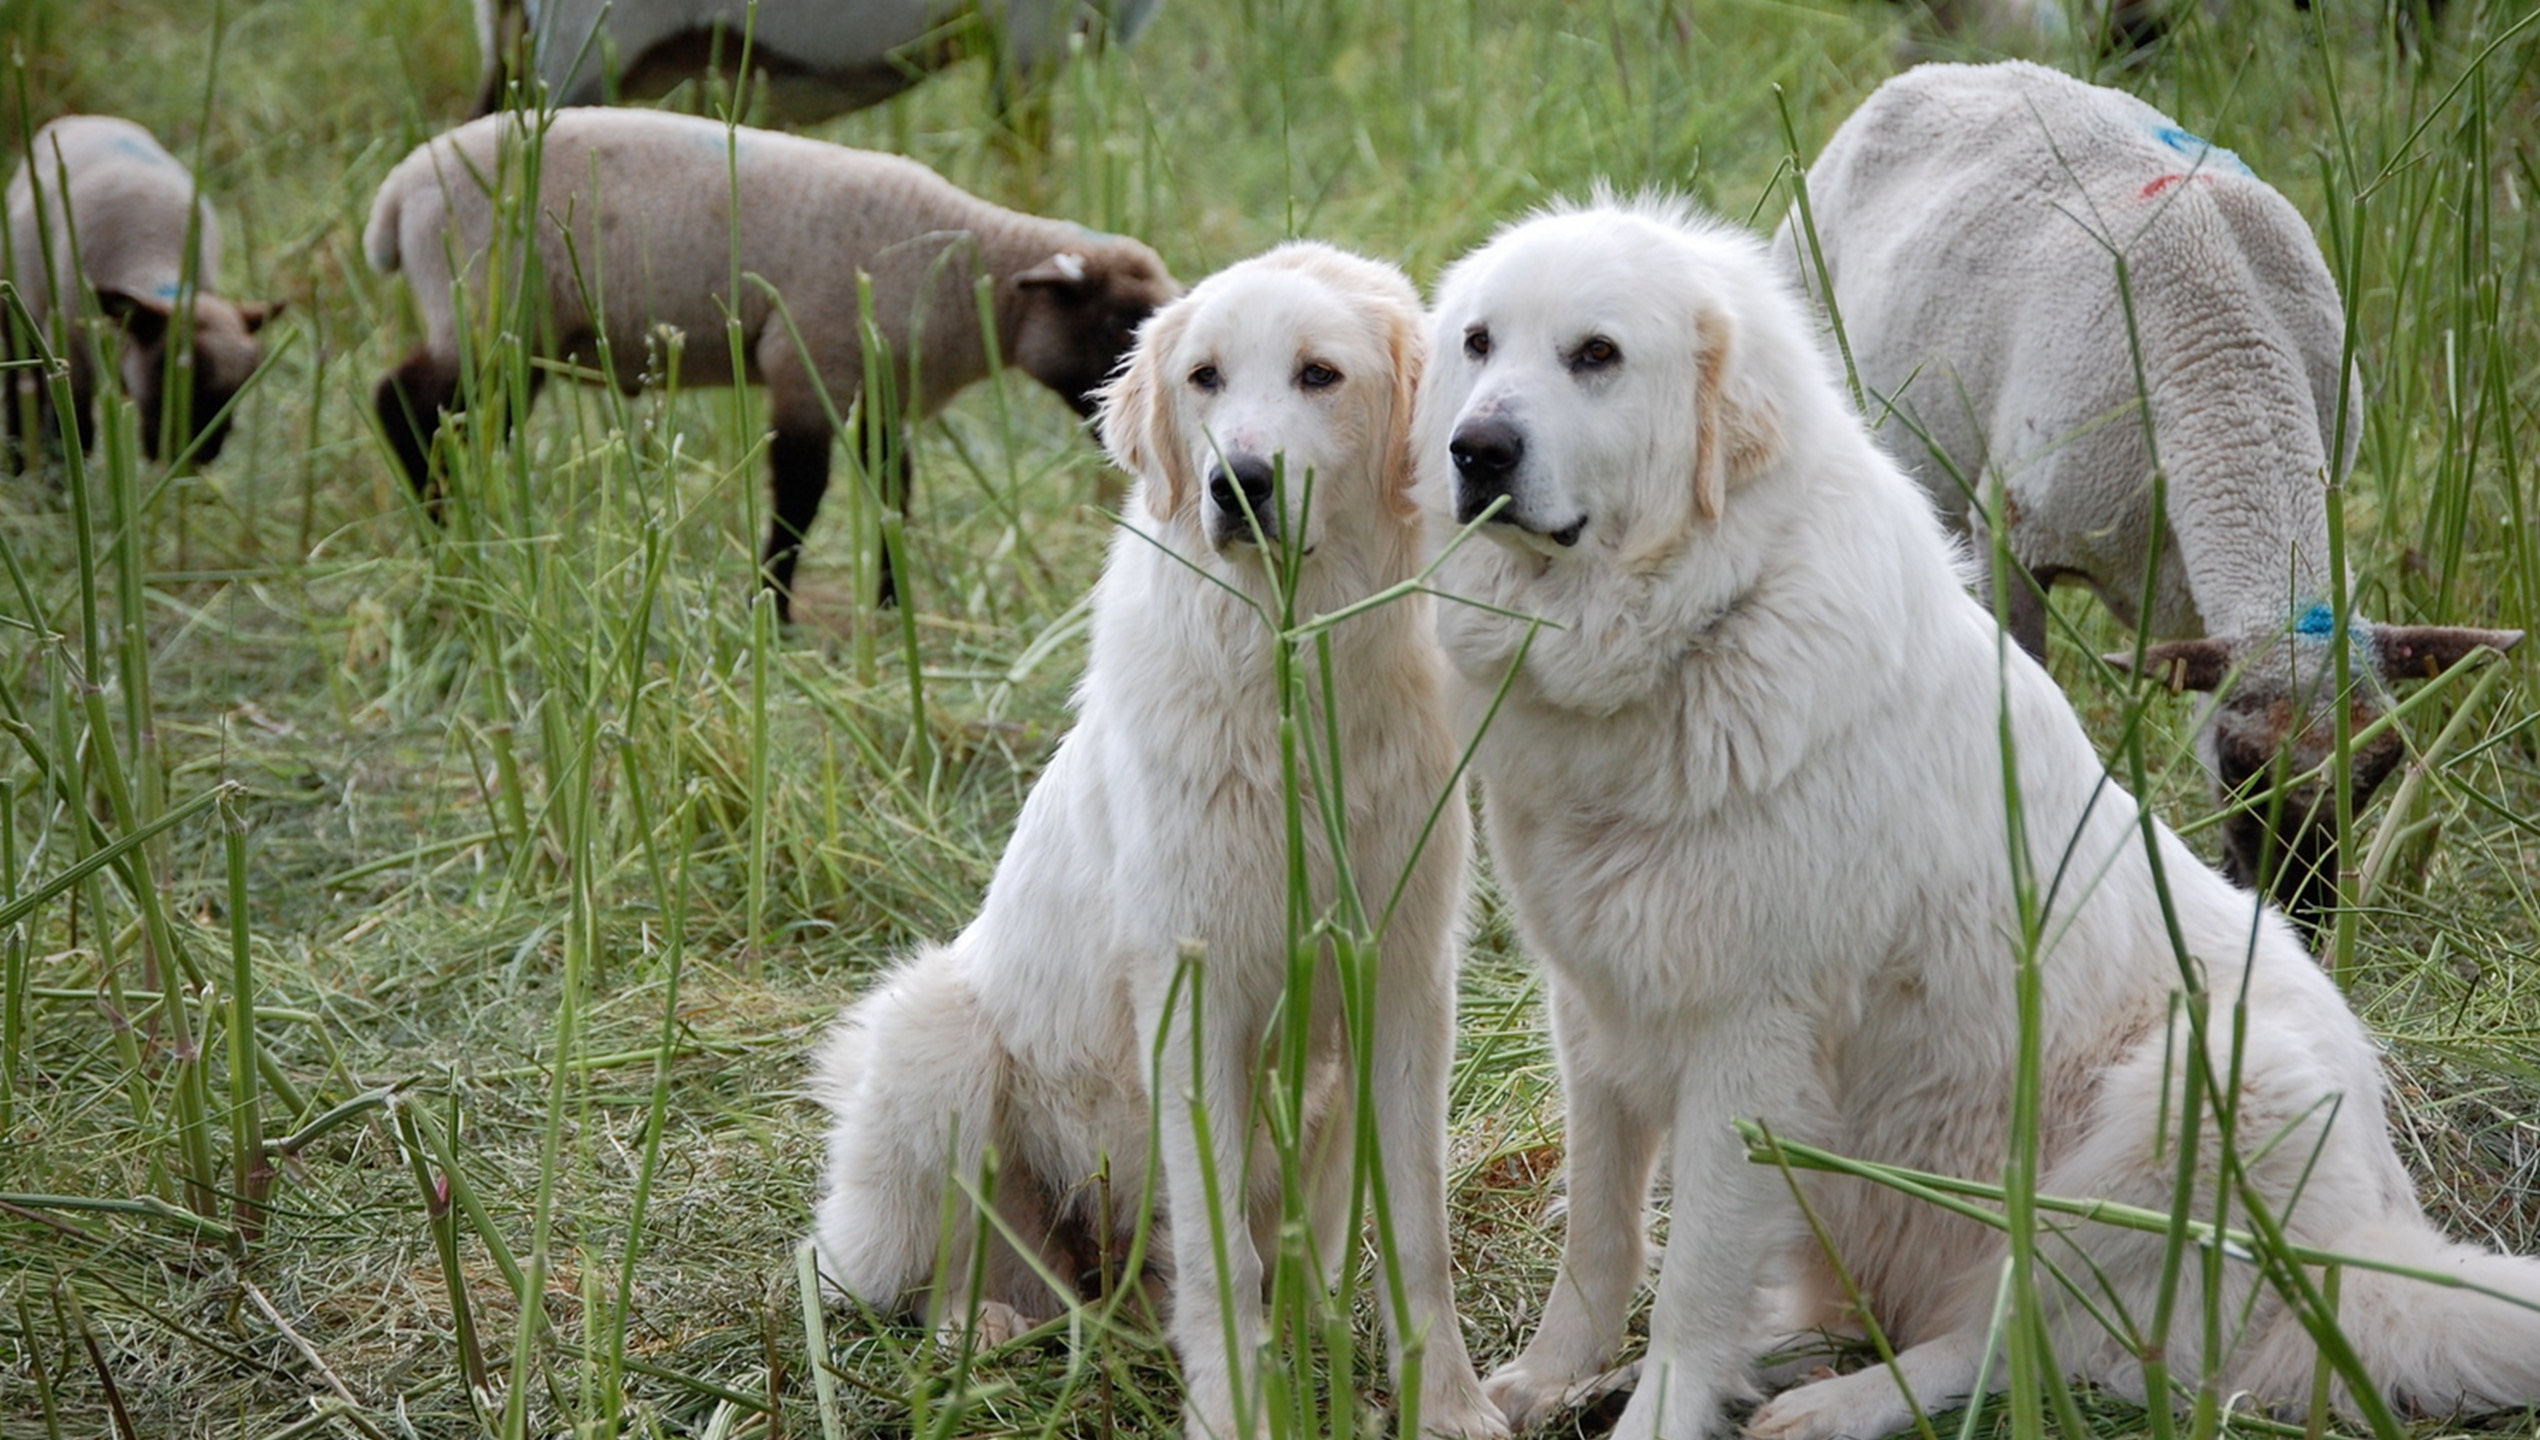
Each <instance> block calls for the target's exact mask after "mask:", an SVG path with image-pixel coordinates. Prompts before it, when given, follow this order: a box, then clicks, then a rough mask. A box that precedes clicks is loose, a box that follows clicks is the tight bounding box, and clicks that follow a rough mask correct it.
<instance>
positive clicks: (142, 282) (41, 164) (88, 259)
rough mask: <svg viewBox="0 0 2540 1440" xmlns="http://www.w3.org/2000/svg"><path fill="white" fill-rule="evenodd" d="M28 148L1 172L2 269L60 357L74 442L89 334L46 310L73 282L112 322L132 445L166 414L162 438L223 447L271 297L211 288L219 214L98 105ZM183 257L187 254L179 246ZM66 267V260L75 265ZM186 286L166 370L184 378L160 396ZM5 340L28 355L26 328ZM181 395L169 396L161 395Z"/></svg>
mask: <svg viewBox="0 0 2540 1440" xmlns="http://www.w3.org/2000/svg"><path fill="white" fill-rule="evenodd" d="M28 151H29V157H30V158H29V160H28V162H27V163H26V164H23V165H21V166H20V167H19V169H18V173H17V175H16V177H15V178H14V179H12V180H11V181H10V182H9V200H8V204H9V231H8V242H9V255H8V274H9V279H10V281H11V283H13V284H14V285H15V286H16V288H17V293H18V300H19V302H20V303H21V304H23V305H24V306H25V307H26V318H27V319H28V320H29V321H30V322H32V323H33V325H34V327H35V330H36V332H37V335H39V336H41V337H42V338H43V344H44V346H45V347H46V348H48V349H56V353H58V354H59V355H60V356H61V358H62V359H63V360H64V361H65V362H66V363H67V364H68V366H69V368H70V383H71V398H72V402H73V404H72V410H73V413H72V416H71V428H72V430H73V432H74V433H76V435H77V436H78V440H79V445H80V448H81V449H82V450H86V449H88V448H89V447H90V446H91V445H92V444H93V443H94V440H95V434H96V432H95V421H94V419H93V417H92V416H91V413H90V408H89V406H90V401H91V400H92V399H93V397H94V396H95V395H96V392H97V357H96V351H95V348H94V347H93V346H92V345H90V343H89V342H88V339H87V337H86V336H84V335H82V334H80V333H78V331H77V329H76V328H75V327H73V326H70V325H62V326H55V325H54V324H53V323H52V322H53V321H54V320H55V319H56V318H57V317H59V318H61V319H63V320H66V321H67V320H75V319H76V318H77V317H79V316H80V315H81V313H82V310H83V303H84V302H83V301H82V300H81V298H80V297H81V296H82V294H83V293H91V292H93V293H94V294H95V295H96V297H97V311H98V313H101V314H103V315H104V316H105V317H106V318H107V319H109V320H111V321H113V322H114V323H115V324H116V326H118V327H119V328H120V329H121V330H122V332H123V346H122V351H123V353H122V358H121V366H120V368H121V369H122V371H123V384H124V389H125V391H126V392H127V393H129V394H130V395H131V396H132V400H133V404H134V405H135V406H136V407H137V408H138V409H139V410H140V412H141V445H142V449H143V450H144V451H146V452H147V453H148V454H149V455H150V456H151V457H152V458H156V457H157V456H158V454H159V451H160V448H161V440H162V438H163V437H162V435H161V433H160V432H161V428H162V426H163V425H164V424H165V423H166V422H167V420H168V419H169V418H170V417H171V416H174V417H177V418H179V419H180V421H181V423H182V424H183V426H184V427H185V428H184V429H183V430H182V431H181V432H180V434H181V436H182V438H181V440H180V442H179V443H178V444H177V445H176V446H172V447H169V448H171V449H182V448H184V445H185V444H186V443H189V442H199V444H198V445H197V448H196V451H195V453H196V455H197V456H198V457H199V458H201V459H204V460H209V459H211V458H212V457H213V456H215V455H218V454H219V453H220V448H221V442H222V440H223V439H225V438H226V437H227V434H228V431H229V422H228V420H227V419H226V418H225V417H222V418H217V423H215V421H216V417H221V411H222V409H223V407H225V406H227V405H228V404H229V402H230V399H231V397H233V396H235V395H236V394H237V393H238V388H239V387H240V386H241V385H244V384H245V383H247V377H248V376H250V375H252V374H254V373H255V369H256V365H257V363H258V362H259V361H260V360H261V359H262V358H263V354H264V348H263V346H262V344H261V343H260V342H259V341H258V340H257V339H256V332H257V331H259V330H261V329H263V328H264V324H265V321H267V320H268V319H270V318H272V316H273V315H274V314H275V313H276V312H277V311H279V310H280V309H281V306H280V305H278V304H256V303H233V302H231V301H227V300H223V299H221V298H220V297H218V296H216V295H214V294H212V293H210V292H211V289H212V282H213V280H214V278H215V277H217V276H218V275H219V273H220V222H219V221H217V220H215V219H214V218H213V217H212V210H211V206H210V205H208V204H206V203H204V202H203V201H202V200H201V199H200V197H199V196H198V195H197V194H196V186H195V183H194V174H193V172H192V171H190V170H188V169H186V168H185V166H184V165H183V164H182V163H180V162H179V161H178V160H177V158H176V157H175V156H173V155H170V154H169V153H168V152H167V151H166V149H164V148H163V147H161V146H160V144H159V142H158V141H157V140H155V139H153V138H152V137H151V134H150V132H149V131H147V130H145V129H143V128H142V127H140V126H139V125H136V124H134V123H132V122H131V121H129V120H119V119H116V118H114V117H112V116H107V115H65V116H63V117H61V118H60V119H58V120H55V121H53V122H52V123H51V124H48V125H46V126H45V127H44V128H43V129H41V130H38V131H36V132H35V138H34V139H33V141H32V142H31V143H30V144H29V146H28ZM189 230H190V231H191V235H190V238H191V240H192V242H193V246H194V252H193V253H194V263H193V264H192V266H191V267H189V266H188V265H187V263H186V244H187V241H188V239H189V233H188V232H189ZM74 267H76V268H74ZM189 269H190V271H191V274H190V278H191V280H192V282H193V285H194V296H193V301H194V303H193V323H192V327H191V340H190V348H189V346H188V345H186V344H180V345H179V346H178V347H177V350H178V353H177V354H176V356H175V358H174V373H175V375H176V376H177V377H180V378H179V384H180V385H182V386H184V388H183V389H182V390H180V391H179V392H178V393H177V394H176V395H175V396H173V397H172V396H171V395H170V394H169V393H168V391H167V389H166V385H167V382H168V380H169V378H170V356H169V342H170V340H171V339H173V338H175V337H176V336H177V335H178V334H179V332H180V331H181V330H182V329H183V327H180V326H177V325H173V324H171V323H170V322H171V321H172V320H173V319H174V317H175V315H176V309H177V304H178V300H179V297H180V295H181V294H182V293H183V287H184V286H185V284H186V282H187V280H188V279H189ZM9 329H10V335H9V347H8V348H9V351H10V354H11V355H12V356H15V357H24V356H28V355H33V354H36V353H38V351H37V348H36V346H35V345H34V343H32V339H33V337H29V336H25V335H22V334H19V333H17V330H16V327H15V325H14V323H12V324H11V325H10V327H9ZM13 376H14V378H13V381H12V385H11V393H10V395H9V405H8V409H9V423H10V425H11V426H12V427H13V428H14V427H16V426H17V425H18V424H19V422H20V418H21V416H22V415H23V414H24V413H25V410H26V406H25V403H24V396H25V392H26V391H27V390H28V389H30V388H32V389H35V390H36V391H37V393H38V394H39V395H40V394H41V387H42V385H43V383H44V382H43V381H42V380H41V379H40V378H39V377H38V376H37V375H36V373H35V372H34V371H33V370H31V369H22V370H18V371H15V372H13ZM172 398H173V399H175V400H176V401H178V402H179V403H177V404H176V405H174V406H173V407H172V406H171V405H170V403H169V402H170V400H171V399H172Z"/></svg>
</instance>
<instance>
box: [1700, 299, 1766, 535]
mask: <svg viewBox="0 0 2540 1440" xmlns="http://www.w3.org/2000/svg"><path fill="white" fill-rule="evenodd" d="M1694 333H1695V337H1696V339H1697V342H1698V343H1699V344H1700V345H1701V347H1702V350H1701V353H1700V354H1699V355H1697V356H1696V357H1695V363H1694V375H1695V381H1694V383H1695V384H1696V385H1697V386H1699V387H1700V389H1699V392H1698V393H1697V394H1695V396H1694V397H1693V414H1694V461H1693V464H1694V471H1693V508H1694V513H1695V514H1696V515H1698V516H1700V517H1701V518H1702V519H1705V520H1717V519H1719V518H1720V511H1721V509H1722V508H1723V507H1724V506H1725V505H1726V504H1727V502H1728V489H1729V485H1730V484H1731V482H1733V481H1739V480H1744V479H1746V478H1747V477H1748V476H1750V475H1753V474H1754V473H1755V472H1756V471H1758V470H1761V469H1763V468H1764V466H1765V465H1766V464H1767V463H1769V462H1770V461H1771V460H1772V458H1773V456H1774V455H1775V454H1776V453H1777V452H1778V451H1779V450H1780V449H1781V412H1780V410H1779V409H1778V408H1777V407H1776V406H1775V405H1774V404H1773V402H1772V398H1771V397H1770V396H1769V395H1767V394H1766V393H1765V392H1764V389H1763V387H1762V386H1760V385H1758V384H1756V383H1755V381H1754V379H1753V378H1752V377H1750V376H1749V375H1748V374H1747V373H1746V366H1745V364H1744V357H1742V356H1741V355H1740V354H1739V353H1738V338H1737V326H1736V324H1735V323H1734V322H1732V321H1731V320H1730V319H1729V317H1728V315H1727V313H1726V312H1724V311H1721V310H1717V309H1710V310H1706V311H1704V312H1703V314H1702V316H1701V318H1700V319H1699V320H1698V321H1697V322H1696V324H1695V326H1694Z"/></svg>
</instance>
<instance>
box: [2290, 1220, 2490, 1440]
mask: <svg viewBox="0 0 2540 1440" xmlns="http://www.w3.org/2000/svg"><path fill="white" fill-rule="evenodd" d="M2323 1248H2325V1249H2328V1250H2331V1251H2334V1252H2335V1253H2337V1254H2341V1255H2353V1256H2357V1257H2359V1258H2361V1257H2369V1258H2371V1259H2374V1260H2379V1261H2383V1262H2385V1263H2389V1264H2394V1265H2403V1266H2406V1267H2407V1268H2409V1269H2411V1270H2419V1271H2423V1272H2425V1273H2427V1274H2431V1275H2441V1276H2445V1277H2448V1278H2450V1279H2452V1280H2454V1281H2457V1282H2459V1286H2460V1288H2454V1287H2451V1286H2444V1285H2434V1284H2428V1283H2427V1282H2425V1281H2423V1280H2418V1279H2413V1278H2410V1277H2407V1276H2402V1275H2391V1274H2387V1273H2384V1272H2382V1271H2378V1270H2362V1269H2357V1268H2354V1267H2351V1266H2349V1267H2347V1268H2346V1269H2345V1271H2344V1272H2343V1275H2342V1278H2341V1280H2340V1282H2339V1299H2338V1306H2337V1319H2338V1329H2339V1330H2341V1331H2343V1332H2344V1333H2345V1336H2346V1339H2347V1341H2348V1343H2350V1344H2351V1345H2353V1346H2354V1348H2355V1353H2356V1358H2357V1359H2359V1360H2361V1361H2362V1362H2363V1367H2364V1373H2366V1374H2368V1375H2370V1376H2371V1377H2372V1378H2373V1381H2374V1383H2375V1384H2376V1385H2378V1386H2379V1387H2380V1389H2381V1392H2382V1394H2383V1395H2384V1396H2386V1397H2388V1398H2389V1400H2390V1401H2391V1403H2392V1404H2393V1405H2395V1406H2396V1407H2397V1408H2399V1409H2400V1410H2401V1411H2402V1412H2403V1413H2410V1414H2416V1415H2455V1414H2482V1413H2492V1412H2496V1411H2505V1410H2521V1409H2525V1408H2528V1407H2531V1406H2535V1405H2540V1259H2529V1258H2525V1257H2522V1256H2517V1255H2499V1254H2497V1253H2496V1252H2494V1251H2492V1250H2483V1249H2480V1248H2479V1247H2477V1246H2475V1245H2462V1244H2458V1243H2455V1242H2453V1241H2450V1240H2446V1239H2444V1238H2443V1237H2442V1236H2441V1235H2438V1234H2436V1233H2435V1232H2434V1230H2433V1228H2432V1227H2431V1226H2429V1225H2428V1224H2427V1223H2426V1222H2425V1221H2424V1220H2423V1219H2421V1218H2419V1217H2417V1216H2413V1215H2411V1216H2407V1217H2405V1218H2400V1219H2388V1220H2379V1221H2373V1222H2370V1223H2367V1224H2363V1225H2358V1226H2356V1227H2354V1228H2353V1229H2351V1230H2348V1231H2347V1232H2346V1233H2345V1234H2343V1235H2340V1236H2339V1237H2337V1239H2336V1240H2335V1241H2334V1242H2333V1243H2331V1244H2329V1245H2327V1246H2325V1247H2323ZM2472 1286H2474V1287H2477V1288H2475V1289H2472V1288H2467V1287H2472ZM2497 1295H2509V1296H2512V1297H2515V1299H2518V1300H2520V1301H2521V1302H2522V1303H2521V1304H2514V1303H2512V1301H2508V1300H2502V1299H2498V1298H2496V1296H2497ZM2314 1364H2315V1360H2314V1351H2313V1347H2312V1344H2311V1340H2310V1337H2309V1335H2308V1334H2307V1333H2305V1332H2304V1331H2303V1329H2302V1327H2301V1324H2300V1322H2299V1321H2297V1320H2295V1319H2294V1318H2293V1317H2292V1316H2291V1315H2279V1316H2277V1318H2276V1320H2275V1323H2274V1324H2273V1325H2272V1326H2271V1327H2269V1333H2267V1334H2266V1335H2265V1336H2263V1337H2262V1338H2260V1339H2259V1341H2258V1343H2257V1344H2256V1345H2255V1346H2253V1347H2252V1353H2251V1354H2250V1355H2249V1356H2248V1361H2247V1364H2246V1369H2245V1370H2244V1372H2243V1374H2242V1375H2241V1377H2239V1378H2240V1380H2241V1383H2242V1384H2244V1385H2245V1386H2246V1387H2247V1388H2248V1389H2250V1390H2252V1391H2254V1392H2256V1393H2258V1394H2261V1395H2266V1396H2270V1397H2280V1398H2289V1397H2293V1396H2299V1395H2303V1394H2306V1393H2308V1391H2309V1388H2310V1384H2311V1376H2312V1373H2313V1366H2314ZM2337 1400H2338V1408H2339V1409H2340V1410H2349V1409H2351V1408H2352V1398H2351V1396H2350V1395H2349V1394H2348V1392H2347V1391H2346V1389H2345V1387H2343V1386H2342V1385H2341V1386H2340V1387H2338V1392H2337Z"/></svg>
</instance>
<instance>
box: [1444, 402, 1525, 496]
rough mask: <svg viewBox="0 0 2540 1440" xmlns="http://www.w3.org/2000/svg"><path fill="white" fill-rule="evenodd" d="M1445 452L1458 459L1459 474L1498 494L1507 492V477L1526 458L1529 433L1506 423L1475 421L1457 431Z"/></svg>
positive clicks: (1456, 461)
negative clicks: (1527, 434)
mask: <svg viewBox="0 0 2540 1440" xmlns="http://www.w3.org/2000/svg"><path fill="white" fill-rule="evenodd" d="M1446 452H1447V453H1448V454H1449V455H1452V456H1454V457H1455V473H1456V474H1458V475H1461V476H1463V477H1464V478H1465V479H1466V480H1468V481H1470V482H1472V483H1473V484H1476V485H1486V486H1488V487H1490V489H1491V490H1492V491H1493V492H1494V493H1496V492H1498V491H1501V490H1505V489H1506V488H1508V477H1509V476H1510V474H1512V473H1513V472H1514V471H1515V470H1516V469H1517V462H1518V461H1520V460H1523V459H1525V458H1526V432H1525V431H1523V430H1520V429H1518V428H1517V427H1516V426H1514V425H1512V424H1510V423H1509V422H1507V421H1505V420H1475V421H1473V422H1472V423H1470V424H1467V425H1459V426H1457V427H1456V429H1455V438H1454V439H1452V440H1449V441H1447V442H1446Z"/></svg>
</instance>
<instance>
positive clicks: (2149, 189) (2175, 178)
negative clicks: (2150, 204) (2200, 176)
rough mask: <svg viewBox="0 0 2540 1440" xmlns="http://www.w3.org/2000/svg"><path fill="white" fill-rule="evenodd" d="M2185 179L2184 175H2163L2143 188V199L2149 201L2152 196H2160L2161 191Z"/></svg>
mask: <svg viewBox="0 0 2540 1440" xmlns="http://www.w3.org/2000/svg"><path fill="white" fill-rule="evenodd" d="M2186 178H2187V177H2186V176H2184V175H2164V176H2162V177H2161V178H2160V179H2158V180H2155V181H2153V182H2152V183H2151V184H2149V185H2146V186H2144V187H2143V198H2144V199H2146V200H2149V199H2151V198H2152V197H2153V196H2155V195H2158V194H2160V193H2161V192H2162V191H2164V190H2167V189H2168V188H2170V187H2171V186H2173V185H2175V184H2177V183H2178V182H2179V181H2181V180H2184V179H2186Z"/></svg>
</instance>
